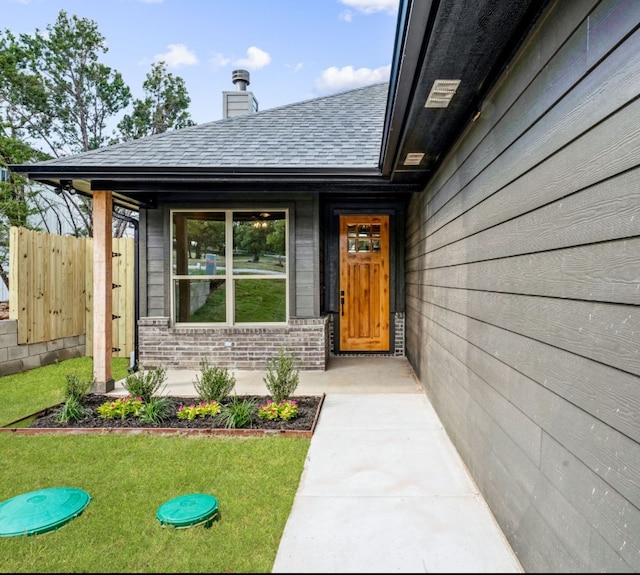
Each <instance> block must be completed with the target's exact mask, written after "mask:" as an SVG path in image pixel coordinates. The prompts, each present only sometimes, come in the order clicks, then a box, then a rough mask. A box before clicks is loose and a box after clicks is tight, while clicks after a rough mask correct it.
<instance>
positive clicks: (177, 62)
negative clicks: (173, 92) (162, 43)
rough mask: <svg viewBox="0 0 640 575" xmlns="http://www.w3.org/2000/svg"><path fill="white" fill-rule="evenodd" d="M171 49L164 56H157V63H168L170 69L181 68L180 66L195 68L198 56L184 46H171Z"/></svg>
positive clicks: (155, 58) (154, 58) (155, 59)
mask: <svg viewBox="0 0 640 575" xmlns="http://www.w3.org/2000/svg"><path fill="white" fill-rule="evenodd" d="M167 48H168V49H169V50H168V51H167V52H166V53H164V54H156V55H155V56H154V57H153V60H154V61H155V62H166V63H167V66H168V67H169V68H179V67H180V66H194V65H195V64H197V63H198V58H197V57H196V55H195V54H194V53H193V52H192V51H191V50H189V48H187V47H186V46H185V45H184V44H169V45H168V46H167Z"/></svg>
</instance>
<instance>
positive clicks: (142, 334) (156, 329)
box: [138, 317, 329, 371]
mask: <svg viewBox="0 0 640 575" xmlns="http://www.w3.org/2000/svg"><path fill="white" fill-rule="evenodd" d="M328 321H329V320H328V318H312V319H291V320H289V323H288V325H283V326H269V327H228V328H224V327H171V326H170V321H169V318H168V317H144V318H141V319H140V320H139V321H138V363H139V364H140V367H142V368H145V369H151V368H156V367H164V368H166V369H199V368H200V363H201V361H202V360H206V361H207V362H208V363H209V365H217V366H218V367H226V368H228V369H242V370H258V371H259V370H265V369H266V368H267V360H268V358H270V357H276V356H277V355H278V353H279V351H280V348H284V349H286V350H287V352H289V353H293V354H294V356H295V358H296V360H297V362H298V363H297V365H298V369H300V370H302V371H313V370H320V371H324V370H325V369H326V365H327V360H328V357H329V346H328V343H327V342H328V341H329V331H328V325H329V323H328Z"/></svg>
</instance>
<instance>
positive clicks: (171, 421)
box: [4, 394, 324, 437]
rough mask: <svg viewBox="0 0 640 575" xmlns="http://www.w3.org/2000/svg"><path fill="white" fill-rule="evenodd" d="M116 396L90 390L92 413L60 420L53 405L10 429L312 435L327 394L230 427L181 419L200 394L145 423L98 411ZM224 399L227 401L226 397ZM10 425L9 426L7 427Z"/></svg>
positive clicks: (258, 399)
mask: <svg viewBox="0 0 640 575" xmlns="http://www.w3.org/2000/svg"><path fill="white" fill-rule="evenodd" d="M114 399H116V398H115V397H113V396H108V395H99V394H89V395H88V396H87V397H86V400H85V406H86V407H89V408H90V409H91V415H88V416H87V417H84V418H83V419H81V420H79V421H76V422H71V423H56V421H55V419H56V414H57V410H58V408H50V409H47V410H45V411H44V412H43V413H41V414H40V415H39V416H38V417H37V419H35V421H33V422H32V423H31V424H30V425H29V427H12V428H10V431H15V432H21V433H36V432H38V431H39V432H42V431H47V432H51V431H53V432H55V431H61V432H73V433H82V432H137V433H141V432H148V433H183V434H194V433H195V434H218V435H220V434H230V435H260V434H273V433H282V434H293V435H297V434H302V435H305V436H309V437H310V436H311V435H312V434H313V430H314V428H315V425H316V422H317V419H318V417H319V415H320V409H321V407H322V403H323V401H324V395H321V396H320V395H317V396H316V395H308V396H294V397H292V399H294V400H295V401H296V402H297V403H298V416H297V417H296V418H295V419H292V420H289V421H270V420H265V419H260V418H259V417H258V415H257V410H256V413H255V414H254V416H253V420H252V422H251V424H250V425H248V426H247V427H244V428H240V429H228V428H225V427H222V426H220V425H217V426H216V420H215V419H214V418H210V417H205V418H196V419H192V420H187V419H179V418H178V417H177V415H175V412H176V411H177V409H178V408H179V407H180V405H192V404H194V403H195V404H197V403H199V401H200V399H199V398H197V397H173V396H171V400H172V401H173V402H174V404H175V410H173V411H172V413H173V415H172V416H171V417H169V418H167V419H165V420H164V421H163V422H162V423H161V424H160V425H154V424H148V423H146V424H145V423H141V422H140V421H138V420H137V419H136V418H135V417H127V418H125V419H105V418H102V417H100V416H99V415H98V413H97V411H96V409H97V407H98V406H100V405H102V404H103V403H105V402H107V401H108V402H111V401H114ZM236 399H239V400H243V399H249V400H253V401H254V402H255V404H256V407H257V406H258V405H263V404H265V403H267V401H268V400H270V399H271V397H270V396H264V395H243V396H237V398H236ZM222 403H225V402H224V401H223V402H222ZM4 429H7V428H4Z"/></svg>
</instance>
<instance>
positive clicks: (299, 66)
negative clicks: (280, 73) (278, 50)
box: [285, 62, 304, 72]
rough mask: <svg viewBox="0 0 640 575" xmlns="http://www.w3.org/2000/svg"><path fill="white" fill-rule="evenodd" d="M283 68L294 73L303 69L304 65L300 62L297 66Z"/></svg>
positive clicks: (290, 65) (289, 65) (287, 65)
mask: <svg viewBox="0 0 640 575" xmlns="http://www.w3.org/2000/svg"><path fill="white" fill-rule="evenodd" d="M285 68H291V69H292V70H293V71H294V72H299V71H300V70H302V68H304V64H303V63H302V62H298V63H297V64H293V65H292V64H285Z"/></svg>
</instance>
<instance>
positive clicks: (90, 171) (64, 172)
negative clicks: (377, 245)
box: [9, 164, 380, 181]
mask: <svg viewBox="0 0 640 575" xmlns="http://www.w3.org/2000/svg"><path fill="white" fill-rule="evenodd" d="M9 168H10V169H11V170H12V171H14V172H19V173H25V174H28V175H29V177H32V179H37V180H41V179H47V178H48V179H82V180H88V179H94V178H103V179H104V178H113V179H118V180H122V179H126V180H132V179H133V180H135V179H147V178H148V177H149V174H152V175H153V176H154V178H155V179H160V180H163V181H165V180H166V181H170V180H174V179H179V180H181V179H184V178H192V179H194V180H214V179H218V178H220V177H222V178H224V177H225V176H233V177H234V178H237V177H239V176H245V177H252V178H274V177H276V178H277V177H281V178H288V177H291V176H297V177H299V178H303V179H306V178H313V177H317V178H331V177H335V178H341V177H362V176H365V177H371V178H373V177H380V171H379V170H378V169H377V168H332V167H324V168H323V167H317V168H299V167H273V168H272V167H262V168H250V167H215V168H211V167H201V168H199V167H192V168H181V167H170V166H169V167H162V166H142V167H141V166H134V167H127V166H47V165H42V164H40V165H29V164H22V165H10V166H9Z"/></svg>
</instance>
